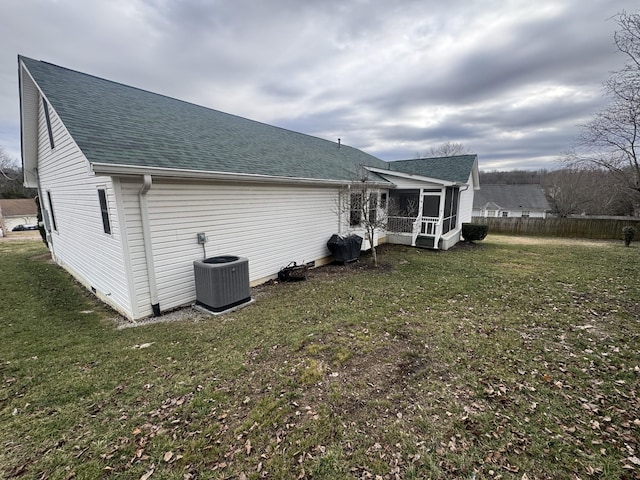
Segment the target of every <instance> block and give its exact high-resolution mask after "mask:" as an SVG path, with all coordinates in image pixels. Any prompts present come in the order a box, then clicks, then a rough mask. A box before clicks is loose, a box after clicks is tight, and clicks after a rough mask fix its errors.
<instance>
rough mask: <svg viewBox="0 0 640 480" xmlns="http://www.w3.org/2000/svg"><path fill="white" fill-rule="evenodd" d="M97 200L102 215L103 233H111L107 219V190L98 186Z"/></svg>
mask: <svg viewBox="0 0 640 480" xmlns="http://www.w3.org/2000/svg"><path fill="white" fill-rule="evenodd" d="M98 200H99V201H100V213H101V215H102V228H103V230H104V233H106V234H108V235H111V222H110V221H109V205H108V203H107V191H106V189H104V188H98Z"/></svg>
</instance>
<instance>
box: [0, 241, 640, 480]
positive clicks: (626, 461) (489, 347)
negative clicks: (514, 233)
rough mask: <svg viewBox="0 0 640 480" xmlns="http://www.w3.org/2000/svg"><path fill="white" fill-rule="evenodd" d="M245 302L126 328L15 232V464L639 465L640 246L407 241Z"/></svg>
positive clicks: (245, 474)
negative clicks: (228, 310)
mask: <svg viewBox="0 0 640 480" xmlns="http://www.w3.org/2000/svg"><path fill="white" fill-rule="evenodd" d="M380 261H381V262H382V263H383V266H382V267H380V268H378V269H377V270H374V269H371V268H367V267H366V259H364V260H362V261H361V262H360V263H359V264H356V265H351V266H347V267H341V266H329V267H324V268H320V269H317V270H314V271H313V272H312V274H311V275H310V279H309V280H308V281H307V282H301V283H294V284H273V285H267V286H263V287H261V288H259V289H257V290H256V292H255V294H256V297H257V301H256V302H255V303H254V304H252V305H250V306H248V307H246V308H244V309H242V310H240V311H237V312H235V313H232V314H229V315H225V316H221V317H213V318H212V317H208V316H203V315H199V314H195V313H189V314H187V315H184V317H186V318H183V319H182V320H180V321H173V322H166V323H156V324H149V325H145V326H140V327H136V328H125V329H117V328H116V326H117V324H118V321H117V315H116V314H115V313H113V312H112V311H110V310H108V309H107V308H106V307H104V306H102V305H101V304H100V303H99V302H97V301H96V300H95V299H94V298H93V297H92V296H91V295H90V294H88V293H87V292H86V291H85V290H84V289H82V288H80V287H78V286H77V285H76V284H75V283H73V282H72V281H71V280H70V279H69V277H68V276H67V274H66V273H65V272H64V271H62V270H61V269H59V268H58V267H56V266H55V265H53V264H51V263H50V262H49V261H48V260H47V256H46V251H45V250H44V247H43V246H42V244H41V243H40V242H37V241H30V242H29V241H25V242H4V243H0V272H2V274H1V275H0V277H1V278H0V324H1V326H2V329H1V330H0V344H1V345H2V347H1V349H0V373H1V377H2V386H1V388H0V442H1V447H2V448H1V449H0V474H2V475H4V477H5V478H18V479H22V478H34V479H45V478H51V479H71V478H76V479H98V478H127V479H129V478H132V479H145V480H146V479H151V480H155V479H181V480H189V479H209V478H216V479H217V478H220V479H222V478H237V479H255V478H282V479H289V478H293V479H295V478H314V479H342V478H344V479H348V478H357V479H368V478H371V479H378V478H381V479H396V478H404V479H411V478H416V479H417V478H461V479H497V478H502V479H512V478H513V479H519V480H524V479H536V478H540V479H542V478H572V479H577V478H581V479H587V478H611V479H614V478H616V479H617V478H629V479H632V478H640V452H639V451H638V450H639V449H640V445H638V442H639V438H640V401H639V400H638V393H639V392H638V390H639V383H640V341H639V340H640V282H639V281H638V271H639V270H640V247H639V246H638V244H632V246H631V247H629V248H625V247H624V246H623V244H622V241H620V242H580V241H571V240H544V239H541V240H540V239H536V240H535V241H534V240H532V239H528V238H516V237H506V236H495V235H494V236H489V237H488V238H487V239H486V240H485V241H483V242H481V243H479V244H478V245H477V246H475V247H469V246H462V247H457V248H454V249H452V250H450V251H448V252H434V251H427V250H417V249H411V248H405V247H398V246H395V247H386V248H383V249H382V251H381V255H380Z"/></svg>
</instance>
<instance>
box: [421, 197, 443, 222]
mask: <svg viewBox="0 0 640 480" xmlns="http://www.w3.org/2000/svg"><path fill="white" fill-rule="evenodd" d="M422 216H423V217H438V216H440V196H439V195H438V196H436V195H425V196H424V197H423V199H422Z"/></svg>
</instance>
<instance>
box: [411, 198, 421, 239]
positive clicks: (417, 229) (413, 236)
mask: <svg viewBox="0 0 640 480" xmlns="http://www.w3.org/2000/svg"><path fill="white" fill-rule="evenodd" d="M423 196H424V188H421V189H420V194H419V196H418V212H417V215H416V220H415V222H413V231H412V232H411V246H412V247H415V246H416V240H417V239H418V235H419V233H420V229H421V228H422V206H423V205H424V197H423Z"/></svg>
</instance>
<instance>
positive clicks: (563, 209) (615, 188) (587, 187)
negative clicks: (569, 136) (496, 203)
mask: <svg viewBox="0 0 640 480" xmlns="http://www.w3.org/2000/svg"><path fill="white" fill-rule="evenodd" d="M522 183H527V184H531V183H533V184H538V185H540V186H541V187H542V189H543V190H544V193H545V195H546V197H547V200H549V205H550V206H551V213H552V214H553V215H557V216H559V217H567V216H569V215H612V216H627V215H634V213H635V198H634V194H633V192H630V191H628V190H626V189H624V188H621V187H620V185H619V182H618V180H617V178H616V177H615V176H614V175H613V174H611V173H610V172H607V171H606V170H604V169H598V168H586V167H584V166H582V167H565V168H561V169H558V170H544V169H543V170H537V171H532V170H513V171H504V172H502V171H490V172H483V171H481V172H480V188H482V185H513V184H522Z"/></svg>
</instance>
